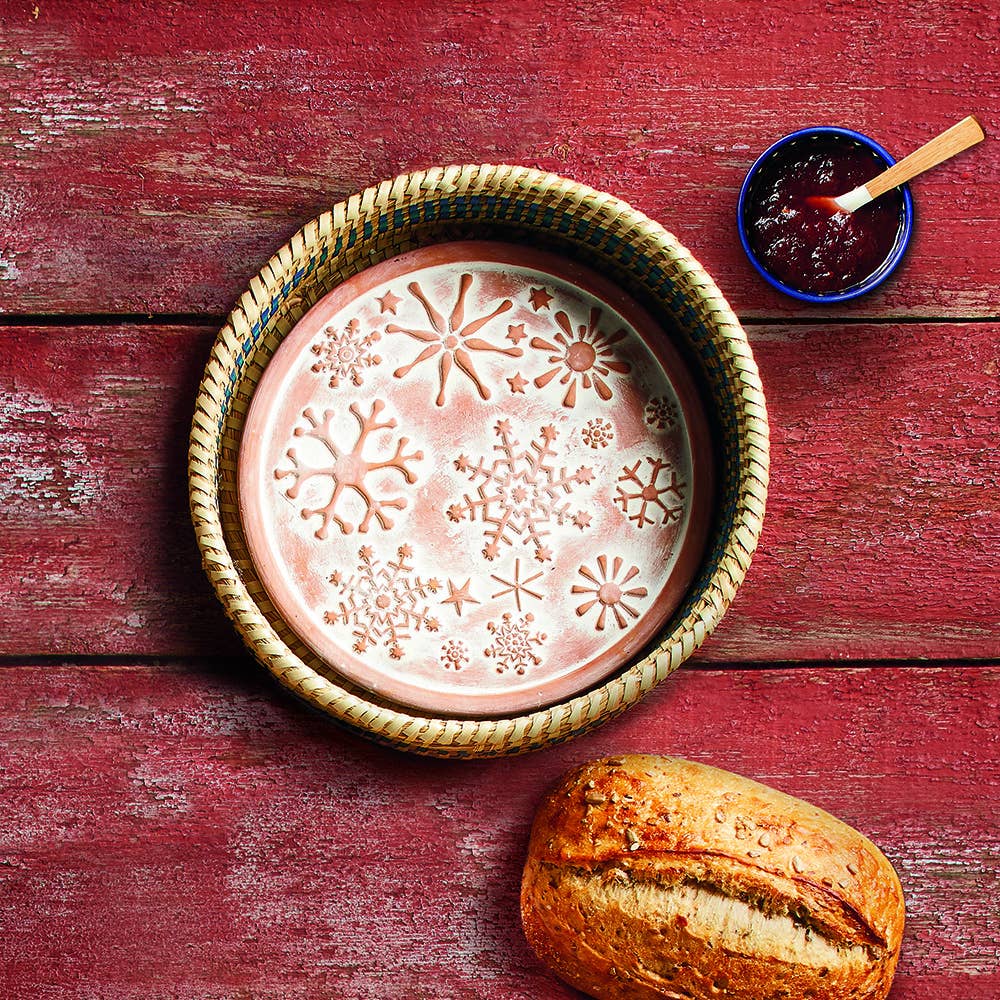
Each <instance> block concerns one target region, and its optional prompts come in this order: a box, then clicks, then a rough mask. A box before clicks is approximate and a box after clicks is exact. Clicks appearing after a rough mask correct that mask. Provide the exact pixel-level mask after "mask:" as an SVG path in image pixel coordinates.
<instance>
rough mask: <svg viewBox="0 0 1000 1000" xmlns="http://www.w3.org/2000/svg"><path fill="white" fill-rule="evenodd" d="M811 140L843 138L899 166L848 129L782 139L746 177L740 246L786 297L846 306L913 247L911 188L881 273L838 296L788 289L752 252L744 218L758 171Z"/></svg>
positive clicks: (740, 210) (739, 208)
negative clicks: (785, 150) (779, 153)
mask: <svg viewBox="0 0 1000 1000" xmlns="http://www.w3.org/2000/svg"><path fill="white" fill-rule="evenodd" d="M812 136H841V137H843V138H845V139H848V140H853V141H854V142H858V143H860V144H861V145H863V146H867V147H868V149H870V150H872V152H874V153H876V154H877V155H878V156H879V157H880V158H881V159H882V160H883V161H885V165H886V166H887V167H891V166H892V165H893V164H894V163H895V162H896V161H895V160H894V159H893V158H892V157H891V156H890V155H889V153H887V152H886V150H884V149H883V148H882V147H881V146H880V145H879V144H878V143H877V142H875V141H874V140H873V139H869V138H868V136H866V135H862V134H861V133H860V132H854V131H852V130H851V129H849V128H833V127H830V126H820V127H817V128H804V129H799V131H797V132H792V133H791V135H786V136H785V137H784V138H783V139H779V140H778V141H777V142H776V143H775V144H774V145H773V146H770V147H769V148H768V149H766V150H764V152H763V153H761V154H760V156H758V157H757V159H756V161H755V162H754V165H753V166H752V167H751V168H750V170H749V172H748V173H747V176H746V179H745V180H744V181H743V186H742V187H741V188H740V198H739V202H738V206H737V210H736V219H737V225H738V228H739V232H740V243H742V244H743V249H744V251H745V252H746V255H747V258H748V259H749V261H750V263H751V264H753V266H754V268H755V269H756V271H757V273H758V274H759V275H760V276H761V277H762V278H763V279H764V280H765V281H766V282H767V283H768V284H769V285H771V286H772V287H774V288H777V289H778V291H779V292H784V293H785V295H790V296H791V297H792V298H793V299H800V300H801V301H803V302H817V303H822V304H828V303H831V302H846V301H847V300H848V299H856V298H857V297H858V296H859V295H864V294H866V293H867V292H870V291H871V290H872V289H873V288H878V286H879V285H881V284H882V282H883V281H885V279H886V278H888V277H889V275H890V274H892V272H893V271H895V270H896V268H897V267H898V266H899V262H900V261H901V260H902V259H903V256H904V255H905V253H906V250H907V247H909V245H910V237H911V235H912V234H913V196H912V195H911V194H910V189H909V187H907V186H906V185H905V184H904V185H903V186H902V192H903V207H902V210H901V213H900V215H901V218H900V226H899V231H898V233H897V234H896V242H895V244H894V245H893V248H892V251H891V252H890V253H889V256H888V257H886V259H885V260H884V261H883V263H882V265H881V267H879V268H878V270H876V271H875V272H874V273H873V274H870V275H869V276H868V277H867V278H865V279H864V280H863V281H861V282H858V283H857V284H855V285H851V286H850V287H849V288H845V289H843V290H842V291H839V292H823V293H820V294H816V293H814V292H803V291H800V290H799V289H798V288H793V287H792V286H791V285H786V284H785V283H784V282H783V281H779V280H778V279H777V278H776V277H775V276H774V275H773V274H771V272H770V271H768V270H767V268H766V267H764V265H763V264H762V263H761V261H760V259H759V258H758V257H757V255H756V254H755V253H754V251H753V248H752V247H751V246H750V241H749V239H748V238H747V227H746V222H745V218H744V213H745V210H746V200H747V194H748V192H749V191H750V188H751V186H752V184H753V180H754V177H755V176H756V175H757V171H758V170H759V169H760V168H761V166H762V165H763V164H764V163H765V162H766V161H767V160H768V159H770V158H771V157H772V156H773V155H774V154H775V153H776V152H777V151H778V150H779V149H782V148H783V147H784V146H787V145H788V144H789V143H790V142H795V141H796V140H798V139H805V138H809V137H812Z"/></svg>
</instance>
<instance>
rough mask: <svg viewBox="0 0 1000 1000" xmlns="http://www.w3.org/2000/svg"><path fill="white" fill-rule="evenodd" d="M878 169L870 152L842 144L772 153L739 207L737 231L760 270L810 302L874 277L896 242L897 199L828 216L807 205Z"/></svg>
mask: <svg viewBox="0 0 1000 1000" xmlns="http://www.w3.org/2000/svg"><path fill="white" fill-rule="evenodd" d="M885 168H886V163H885V161H884V160H882V158H881V157H880V156H878V155H877V154H876V153H875V152H873V151H872V150H871V149H869V148H868V147H867V146H863V145H862V144H861V143H859V142H855V141H854V140H852V139H849V138H846V137H843V136H831V135H822V134H821V135H817V136H809V137H805V138H803V139H798V140H794V141H793V142H790V143H788V144H787V145H786V146H782V147H781V148H780V149H778V150H777V151H776V152H775V153H774V154H773V155H772V156H771V157H770V158H769V159H768V160H766V161H765V162H764V163H763V164H762V165H761V167H760V169H759V170H758V171H757V173H756V175H755V176H754V179H753V182H752V184H751V187H750V189H749V190H748V191H747V197H746V201H745V203H744V210H743V225H744V227H745V231H746V235H747V239H748V240H749V242H750V246H751V248H752V249H753V251H754V253H755V254H756V256H757V258H758V260H759V261H760V263H761V264H762V265H763V266H764V267H765V268H766V269H767V270H768V271H769V272H770V273H771V274H772V275H773V276H774V277H775V278H777V279H778V280H779V281H781V282H782V283H783V284H785V285H789V286H790V287H792V288H795V289H797V290H798V291H801V292H810V293H812V294H816V295H821V294H824V293H827V294H829V293H831V292H844V291H847V290H848V289H849V288H851V287H853V286H854V285H857V284H859V283H860V282H862V281H864V280H865V279H866V278H868V277H870V276H871V275H872V274H874V273H875V272H876V271H878V270H879V268H880V267H881V266H882V264H884V263H885V261H886V259H887V258H888V257H889V255H890V254H891V253H892V250H893V248H894V247H895V245H896V240H897V239H898V238H899V233H900V228H901V225H902V220H903V196H902V194H900V192H899V191H890V192H887V193H886V194H884V195H883V196H882V197H881V198H879V199H877V200H876V201H873V202H871V203H870V204H868V205H865V206H863V207H862V208H859V209H858V210H857V211H856V212H851V213H846V212H838V213H836V214H834V215H831V214H830V213H829V211H827V210H826V209H824V208H822V207H817V206H815V205H812V204H809V202H808V201H807V199H809V198H810V197H812V196H815V195H827V196H830V197H837V196H838V195H842V194H846V193H847V192H848V191H851V190H853V189H854V188H856V187H859V186H860V185H861V184H864V183H866V182H867V181H870V180H871V179H872V178H873V177H875V176H876V174H880V173H881V172H882V171H883V170H885Z"/></svg>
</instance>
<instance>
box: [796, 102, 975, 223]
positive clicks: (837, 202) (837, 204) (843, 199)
mask: <svg viewBox="0 0 1000 1000" xmlns="http://www.w3.org/2000/svg"><path fill="white" fill-rule="evenodd" d="M984 138H985V135H984V133H983V127H982V125H980V124H979V122H978V121H977V120H976V118H975V116H974V115H969V117H968V118H963V119H962V120H961V121H960V122H959V123H958V124H957V125H952V127H951V128H949V129H946V130H945V131H944V132H942V133H941V134H940V135H938V136H935V137H934V138H933V139H931V141H930V142H927V143H924V145H923V146H921V147H920V148H919V149H917V150H914V151H913V152H912V153H910V155H909V156H907V157H905V158H904V159H902V160H900V161H899V163H897V164H896V165H895V166H892V167H889V169H888V170H884V171H883V172H882V173H880V174H879V175H878V176H877V177H875V178H874V179H872V180H870V181H869V182H868V183H867V184H862V185H861V187H856V188H855V189H854V190H853V191H848V192H847V194H842V195H840V197H839V198H830V197H827V196H826V195H810V196H809V197H808V198H806V204H807V205H810V206H812V207H813V208H818V209H821V210H822V211H825V212H829V214H830V215H836V214H837V213H838V212H854V211H857V209H859V208H861V206H862V205H867V204H868V202H870V201H872V200H874V199H875V198H878V197H879V195H883V194H885V193H886V191H891V190H892V189H893V188H894V187H899V185H900V184H905V183H906V182H907V181H908V180H910V179H911V178H913V177H916V176H917V174H922V173H923V172H924V171H925V170H930V168H931V167H936V166H937V165H938V164H939V163H942V162H943V161H944V160H947V159H950V158H951V157H952V156H954V155H955V154H956V153H961V152H962V150H963V149H968V148H969V147H970V146H975V144H976V143H977V142H982V141H983V139H984Z"/></svg>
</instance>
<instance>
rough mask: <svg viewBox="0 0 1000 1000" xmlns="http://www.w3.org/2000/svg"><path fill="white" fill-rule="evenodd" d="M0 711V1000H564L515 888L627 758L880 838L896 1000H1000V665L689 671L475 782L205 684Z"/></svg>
mask: <svg viewBox="0 0 1000 1000" xmlns="http://www.w3.org/2000/svg"><path fill="white" fill-rule="evenodd" d="M0 706H2V708H0V741H2V745H3V747H4V754H3V756H2V757H0V892H2V894H3V898H4V904H5V905H4V906H3V908H2V909H0V995H3V996H4V997H25V996H31V997H37V998H56V997H58V998H60V1000H64V998H74V1000H97V998H100V1000H139V998H143V1000H145V998H148V997H171V998H174V1000H194V998H199V1000H208V998H223V997H225V998H233V997H241V998H271V997H275V998H276V997H282V998H298V997H303V998H304V997H310V998H312V997H351V998H352V1000H376V998H387V1000H388V998H397V997H403V996H405V997H407V998H411V997H412V998H420V997H426V998H435V1000H440V998H477V1000H480V998H491V1000H505V998H533V1000H538V998H548V997H551V998H556V997H566V998H569V997H571V996H576V994H574V993H572V991H570V990H568V989H566V988H564V987H562V986H560V985H559V984H557V983H556V982H555V981H554V980H552V979H551V978H550V977H549V976H548V974H547V973H546V972H545V970H544V969H542V968H541V967H540V966H539V964H538V963H537V961H536V960H535V959H534V957H533V956H532V955H531V954H530V952H529V950H528V948H527V945H526V943H525V942H524V940H523V938H522V935H521V932H520V927H519V922H518V910H517V895H518V880H519V876H520V869H521V865H522V863H523V858H524V852H525V849H526V845H527V835H528V830H529V826H530V822H531V818H532V815H533V812H534V809H535V807H536V805H537V803H538V801H539V800H540V798H541V796H542V794H543V792H544V790H545V789H546V788H547V787H548V786H549V785H550V784H551V783H552V782H553V781H554V780H555V779H556V778H557V777H558V776H559V775H560V774H561V773H562V772H563V771H564V770H566V769H568V768H569V767H570V766H573V765H575V764H577V763H579V762H581V761H584V760H587V759H590V758H594V757H598V756H601V755H604V754H607V753H611V752H626V751H643V752H654V753H663V752H669V753H675V754H678V755H682V756H686V757H690V758H692V759H697V760H700V761H703V762H707V763H711V764H715V765H718V766H721V767H724V768H727V769H730V770H736V771H739V772H742V773H745V774H747V775H749V776H752V777H754V778H757V779H760V780H763V781H765V782H767V783H770V784H773V785H775V786H777V787H779V788H781V789H782V790H785V791H788V792H790V793H792V794H796V795H799V796H802V797H805V798H807V799H809V800H811V801H813V802H814V803H815V804H817V805H819V806H822V807H823V808H826V809H828V810H830V811H832V812H834V813H835V814H837V815H839V816H840V817H841V818H843V819H844V820H846V821H847V822H849V823H851V824H852V825H854V826H856V827H858V828H859V829H860V830H862V831H863V832H864V833H866V834H868V835H869V836H870V837H871V838H872V839H873V840H874V841H875V842H876V843H877V844H879V845H880V846H881V847H882V848H883V849H884V851H885V852H886V853H887V855H888V857H889V858H890V860H891V861H892V862H893V864H894V866H895V867H896V869H897V871H898V872H899V875H900V878H901V880H902V883H903V888H904V892H905V895H906V900H907V908H908V914H907V916H908V924H907V930H906V936H905V938H904V942H903V950H902V959H901V962H900V965H899V972H898V976H897V981H896V984H895V987H894V989H893V992H892V994H891V996H892V1000H926V998H928V997H934V998H935V1000H988V998H992V997H995V996H996V995H997V991H998V989H1000V972H998V971H997V961H998V957H1000V925H998V924H997V920H996V899H997V896H998V893H1000V820H998V814H997V809H996V803H997V801H998V797H1000V735H998V732H997V728H996V725H995V723H996V716H997V710H998V708H1000V669H997V668H985V667H983V668H968V667H957V666H941V667H936V668H909V669H894V668H888V667H885V668H881V669H849V670H844V669H825V668H819V667H818V668H804V667H803V668H798V669H794V670H777V669H775V670H743V671H736V670H728V671H714V670H711V671H710V670H705V671H687V670H682V671H681V672H680V673H678V674H677V675H676V676H675V677H673V678H672V679H671V680H670V682H669V683H668V684H667V685H666V686H664V687H663V688H661V689H660V690H659V691H657V692H655V693H654V694H653V695H652V696H651V697H650V698H648V699H647V700H646V701H645V702H644V703H643V704H641V705H640V706H638V707H637V708H636V709H634V710H633V711H632V712H630V713H629V714H628V715H627V716H625V717H623V718H622V719H620V720H616V721H615V722H613V723H611V724H609V725H607V726H606V727H605V728H603V729H602V730H599V731H598V732H597V733H594V734H591V735H590V736H587V737H584V738H582V739H580V740H579V741H577V742H574V743H571V744H569V745H566V746H562V747H557V748H554V749H552V750H549V751H546V752H545V753H539V754H534V755H531V756H528V757H524V758H516V759H508V760H499V761H489V762H463V763H457V762H452V763H448V762H441V761H432V760H425V759H418V758H413V757H406V756H401V755H398V754H396V753H394V752H392V751H388V750H384V749H379V748H376V747H373V746H369V745H368V744H366V743H364V742H361V741H359V740H357V739H356V738H354V737H353V736H349V735H347V734H346V733H342V732H341V731H339V730H337V729H334V728H333V727H331V726H330V725H329V724H328V723H327V722H326V721H325V720H323V719H322V718H320V717H319V716H317V715H315V714H313V713H311V712H309V711H308V710H306V709H305V708H302V707H300V706H298V705H296V704H294V703H292V702H291V701H289V700H288V699H286V698H285V697H284V696H281V695H279V693H278V692H277V690H276V689H275V688H273V687H272V686H271V685H270V684H269V683H267V684H265V683H264V682H263V681H262V680H261V679H260V678H259V676H258V675H257V674H256V673H253V672H251V673H249V674H245V673H244V671H243V670H242V668H240V669H234V670H232V671H227V670H223V669H220V667H219V666H218V665H217V664H216V665H211V666H210V665H203V666H200V667H199V666H190V667H188V668H183V667H180V666H168V665H160V666H157V667H142V666H138V665H137V666H127V665H125V666H116V667H102V668H81V667H79V666H75V665H67V666H59V665H53V666H50V667H49V668H48V669H46V670H44V671H40V670H38V669H37V668H36V667H34V666H23V667H21V666H14V665H12V666H7V667H5V668H2V669H0ZM971 761H975V762H976V764H975V776H974V780H972V775H971V774H970V762H971Z"/></svg>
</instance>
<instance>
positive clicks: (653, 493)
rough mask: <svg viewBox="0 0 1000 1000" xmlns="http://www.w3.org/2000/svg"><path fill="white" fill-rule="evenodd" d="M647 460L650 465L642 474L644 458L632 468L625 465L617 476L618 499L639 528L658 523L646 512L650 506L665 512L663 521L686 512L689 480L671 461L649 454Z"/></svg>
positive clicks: (629, 517)
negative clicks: (640, 471) (681, 475)
mask: <svg viewBox="0 0 1000 1000" xmlns="http://www.w3.org/2000/svg"><path fill="white" fill-rule="evenodd" d="M646 462H648V463H649V466H650V467H649V468H648V469H646V470H645V472H644V474H643V475H640V474H639V467H640V466H641V465H642V460H641V459H640V460H639V461H637V462H636V463H635V465H633V466H632V467H631V468H629V467H628V466H626V467H625V468H624V469H623V470H622V473H621V475H620V476H619V477H618V495H617V496H616V497H615V503H616V504H617V505H618V506H619V507H621V509H622V512H623V513H624V514H625V516H626V517H627V518H628V519H629V520H630V521H634V522H635V526H636V527H637V528H641V527H643V526H644V525H646V524H655V523H656V521H655V518H654V517H650V516H649V514H648V513H647V511H649V509H650V508H651V507H652V508H653V510H654V514H656V515H657V516H659V515H660V514H662V517H661V518H660V524H661V525H663V524H669V523H670V522H672V521H679V520H680V519H681V516H682V515H683V513H684V507H683V501H684V490H685V489H686V488H687V483H684V482H681V480H680V479H678V477H677V470H676V469H674V467H673V465H671V464H670V462H665V461H663V460H662V459H659V458H648V457H647V458H646ZM661 477H662V478H661Z"/></svg>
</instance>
